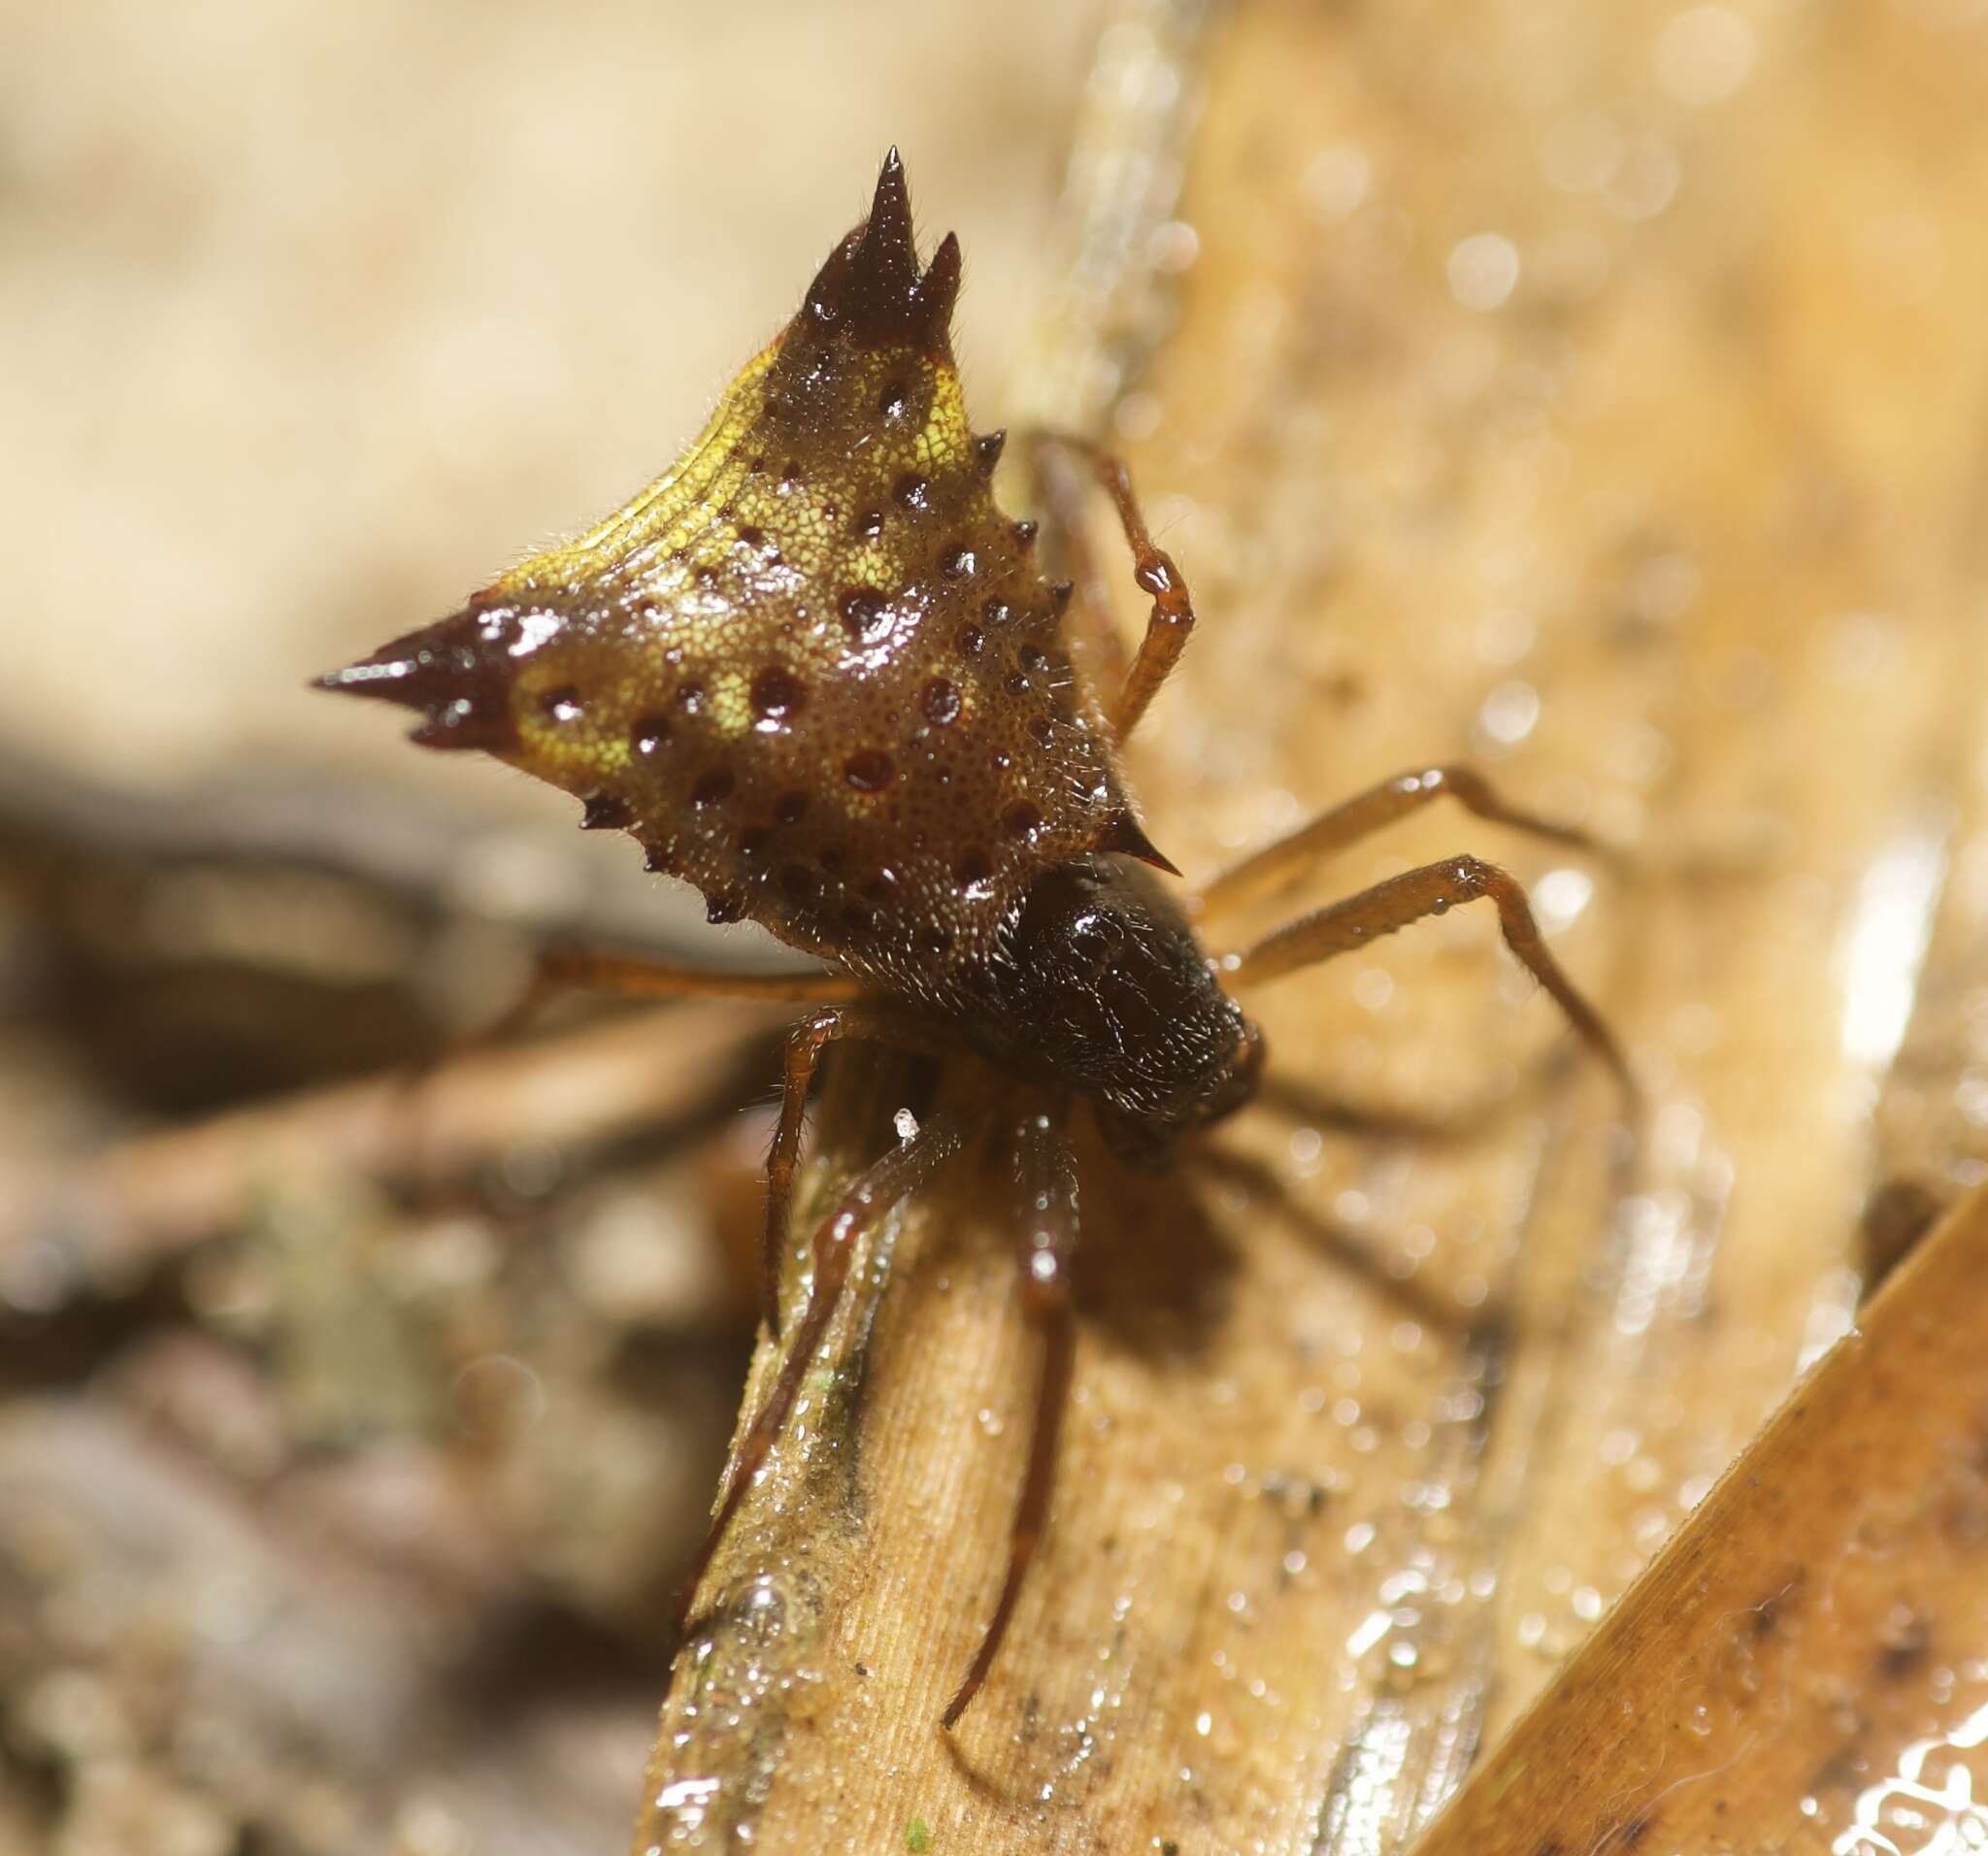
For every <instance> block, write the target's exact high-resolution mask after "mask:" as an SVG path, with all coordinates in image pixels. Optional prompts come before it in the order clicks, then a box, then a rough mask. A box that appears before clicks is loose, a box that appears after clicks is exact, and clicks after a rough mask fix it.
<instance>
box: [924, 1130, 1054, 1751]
mask: <svg viewBox="0 0 1988 1856" xmlns="http://www.w3.org/2000/svg"><path fill="white" fill-rule="evenodd" d="M1062 1122H1063V1117H1062V1112H1061V1110H1060V1108H1059V1110H1058V1112H1057V1113H1055V1114H1041V1113H1039V1114H1031V1115H1030V1116H1028V1117H1027V1118H1026V1119H1025V1120H1024V1121H1023V1123H1022V1125H1021V1129H1020V1132H1019V1135H1018V1138H1017V1140H1016V1143H1015V1183H1016V1185H1017V1187H1018V1188H1019V1195H1018V1196H1019V1199H1020V1205H1019V1208H1018V1210H1019V1214H1020V1219H1021V1222H1020V1226H1019V1229H1018V1236H1019V1240H1020V1245H1021V1298H1022V1308H1023V1310H1024V1311H1025V1312H1026V1314H1027V1315H1028V1318H1029V1321H1030V1323H1031V1324H1032V1325H1033V1326H1034V1327H1036V1328H1037V1329H1038V1330H1040V1332H1041V1334H1042V1337H1043V1371H1042V1376H1041V1378H1040V1379H1038V1381H1037V1383H1036V1417H1035V1424H1034V1427H1033V1429H1032V1430H1031V1431H1030V1433H1029V1457H1028V1468H1027V1469H1026V1471H1024V1473H1023V1475H1022V1485H1021V1496H1020V1499H1019V1500H1018V1501H1017V1502H1016V1503H1015V1508H1014V1524H1013V1526H1012V1528H1011V1530H1010V1533H1009V1538H1008V1574H1007V1576H1006V1577H1005V1578H1004V1579H1003V1580H1002V1582H1001V1596H1000V1598H999V1599H998V1600H997V1601H996V1602H995V1606H994V1616H993V1618H992V1620H991V1621H990V1622H989V1624H988V1626H987V1634H986V1635H985V1636H984V1637H983V1638H981V1639H980V1647H979V1649H978V1650H977V1652H976V1653H975V1656H974V1660H973V1665H972V1667H971V1668H969V1669H968V1671H967V1674H966V1679H965V1680H964V1681H963V1682H961V1683H960V1685H959V1691H958V1693H957V1694H955V1695H954V1696H953V1698H952V1700H951V1701H950V1702H948V1703H947V1704H946V1707H945V1712H944V1714H942V1715H941V1716H940V1723H939V1724H940V1725H941V1726H942V1727H950V1726H952V1725H953V1723H954V1722H956V1721H957V1720H958V1719H959V1717H960V1716H961V1715H962V1714H964V1713H965V1712H966V1711H967V1707H968V1705H969V1704H970V1703H971V1702H972V1701H973V1699H974V1697H975V1696H976V1695H977V1694H978V1693H979V1692H980V1684H981V1683H982V1682H984V1681H985V1680H986V1679H987V1672H988V1670H990V1669H991V1668H992V1667H993V1666H994V1658H995V1655H996V1654H997V1652H998V1651H999V1650H1000V1648H1001V1642H1002V1640H1003V1639H1004V1638H1005V1637H1006V1636H1007V1635H1008V1627H1009V1625H1010V1623H1011V1621H1012V1620H1013V1617H1014V1607H1015V1603H1016V1601H1017V1600H1018V1599H1019V1598H1020V1597H1021V1586H1022V1579H1023V1577H1024V1576H1025V1575H1026V1574H1027V1573H1028V1570H1029V1563H1030V1561H1032V1560H1033V1559H1034V1558H1035V1556H1036V1548H1037V1546H1038V1545H1039V1544H1040V1543H1041V1541H1042V1538H1043V1529H1044V1525H1045V1524H1046V1523H1047V1520H1048V1516H1049V1495H1050V1491H1051V1490H1052V1489H1053V1487H1054V1486H1055V1481H1056V1453H1057V1450H1058V1447H1059V1445H1060V1443H1061V1442H1062V1437H1063V1413H1064V1409H1065V1408H1066V1407H1067V1406H1068V1405H1069V1403H1070V1377H1071V1369H1072V1366H1073V1364H1074V1363H1075V1360H1076V1355H1077V1323H1076V1321H1075V1319H1074V1317H1073V1315H1072V1312H1071V1306H1070V1258H1071V1252H1072V1251H1073V1249H1074V1248H1075V1247H1076V1243H1077V1173H1076V1168H1075V1166H1074V1164H1073V1161H1072V1159H1071V1152H1070V1143H1068V1142H1067V1141H1066V1140H1065V1139H1064V1135H1063V1125H1062Z"/></svg>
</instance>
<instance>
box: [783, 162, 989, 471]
mask: <svg viewBox="0 0 1988 1856" xmlns="http://www.w3.org/2000/svg"><path fill="white" fill-rule="evenodd" d="M959 272H960V259H959V240H958V238H957V237H956V236H955V235H954V234H952V233H950V232H948V233H947V234H946V235H945V237H944V238H943V239H942V240H941V241H940V242H939V249H937V250H936V251H934V252H933V253H932V262H931V263H930V264H929V265H927V266H925V267H924V268H923V270H922V271H921V270H920V268H919V265H918V247H917V243H916V240H915V238H914V236H913V234H912V231H911V193H910V191H909V190H908V189H907V187H906V185H905V167H904V163H903V162H902V161H901V160H899V158H898V152H897V150H896V149H891V151H890V152H889V153H888V154H887V155H885V156H884V157H883V170H882V172H881V173H880V174H878V177H877V192H876V194H875V196H874V197H873V198H872V200H871V202H870V216H869V217H868V218H867V219H865V220H864V221H863V223H862V224H861V225H859V226H858V227H857V228H856V229H855V230H854V231H853V232H851V233H850V234H849V235H848V237H847V238H845V240H843V242H842V243H841V244H840V245H838V246H837V247H836V249H834V250H833V251H831V252H830V253H829V256H828V262H827V263H826V264H824V265H823V266H822V267H821V269H820V270H819V271H818V272H816V273H815V277H814V282H812V283H811V284H810V285H809V286H808V296H807V300H806V302H805V303H804V305H803V307H802V312H801V314H802V315H803V316H804V317H805V318H806V320H807V321H808V323H809V324H810V325H811V326H812V327H814V328H817V329H819V330H821V331H823V332H824V333H829V332H833V333H837V334H840V335H843V336H845V337H846V338H847V339H848V340H850V341H851V342H854V343H855V344H857V346H859V347H862V348H886V347H889V346H892V345H894V344H898V343H908V344H911V345H912V346H914V347H917V348H922V349H924V350H925V351H926V352H928V353H931V354H936V355H943V356H947V357H949V356H950V354H951V352H952V348H951V335H952V308H953V304H954V303H955V302H956V301H957V300H958V297H959ZM997 455H998V452H997ZM990 468H991V467H990Z"/></svg>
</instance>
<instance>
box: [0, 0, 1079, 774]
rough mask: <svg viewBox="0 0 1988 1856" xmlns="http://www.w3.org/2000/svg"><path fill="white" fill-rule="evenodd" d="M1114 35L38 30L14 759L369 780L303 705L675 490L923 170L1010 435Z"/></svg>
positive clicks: (31, 112) (1040, 24) (208, 20)
mask: <svg viewBox="0 0 1988 1856" xmlns="http://www.w3.org/2000/svg"><path fill="white" fill-rule="evenodd" d="M1094 15H1095V9H1092V8H1087V7H1085V6H1081V5H1079V6H1074V7H1064V6H1051V5H1047V4H1044V3H1043V0H1023V3H1022V4H1016V5H1008V6H1003V7H1001V8H999V9H992V8H979V7H973V6H969V5H964V4H960V5H939V6H912V5H897V4H887V3H886V4H876V3H866V4H854V5H843V6H836V7H832V8H824V7H815V6H800V5H790V4H772V5H761V6H752V7H743V8H712V7H701V6H699V7H693V6H684V5H662V6H650V5H633V4H625V3H624V4H617V3H616V0H604V3H603V4H594V5H586V6H580V7H573V8H563V7H562V8H552V7H533V6H526V5H499V6H494V7H491V6H470V5H459V6H450V5H444V6H439V7H421V8H406V7H395V6H388V5H379V4H361V5H358V6H353V7H340V8H336V9H325V8H321V7H311V6H303V5H287V4H282V3H281V0H280V3H279V4H276V5H253V6H251V5H245V4H235V3H233V0H196V4H193V5H190V6H185V7H173V8H146V7H138V6H131V5H118V4H88V3H85V4H83V5H80V6H73V7H72V6H63V7H52V8H51V7H29V6H23V5H17V6H13V7H10V8H9V9H7V17H6V18H5V23H4V28H0V29H4V32H5V37H6V41H7V47H8V50H7V56H6V58H5V60H4V68H0V125H4V126H0V135H4V141H0V163H4V165H0V215H4V216H0V237H4V240H5V246H4V263H0V328H4V330H5V339H6V353H7V366H6V368H5V369H4V371H0V429H4V430H5V431H6V432H7V434H8V442H7V445H6V447H5V458H4V462H0V470H4V472H5V476H4V479H0V507H4V508H5V510H6V512H7V518H6V519H7V528H8V532H9V535H10V537H11V546H10V547H9V549H8V552H9V555H10V558H11V560H12V563H13V571H12V573H11V574H10V577H9V578H10V580H11V582H12V584H11V587H10V590H9V593H8V598H7V613H8V626H7V636H8V675H7V677H6V679H5V688H4V691H0V729H4V731H5V734H6V737H7V739H8V740H9V741H10V742H13V743H17V744H18V745H20V746H27V747H31V748H33V749H34V750H35V751H37V752H41V753H46V754H49V755H50V756H53V757H56V758H58V759H59V760H61V761H62V762H63V763H64V764H66V765H69V766H73V767H75V768H77V769H79V770H82V771H86V772H91V773H101V774H104V775H106V776H107V777H112V778H116V779H131V780H132V781H134V782H137V783H149V782H156V781H158V780H160V779H166V778H169V777H172V776H175V775H180V774H190V773H196V772H203V771H213V770H215V769H218V768H224V767H226V766H228V765H229V764H230V763H231V761H232V760H233V759H234V757H236V756H237V755H239V754H241V753H243V752H246V751H256V752H266V753H270V754H273V755H282V756H294V755H299V754H304V753H310V754H312V755H314V756H317V757H320V758H321V759H322V760H324V761H326V762H331V763H341V764H346V765H365V764H369V763H371V762H372V761H373V760H374V759H375V757H376V755H377V753H379V752H383V751H384V750H383V748H382V747H381V730H379V729H371V730H368V729H365V728H362V727H360V728H355V727H354V725H353V718H352V717H351V716H350V715H349V714H348V713H342V712H340V711H339V710H338V709H337V707H336V706H334V705H332V704H329V703H325V702H323V701H321V700H314V699H312V698H310V697H307V696H306V695H304V694H303V692H302V690H301V688H300V687H299V686H300V684H301V681H302V679H303V678H304V677H305V675H306V674H307V673H309V672H312V671H315V670H317V669H321V668H323V667H325V665H326V664H327V662H328V661H329V660H330V659H332V658H335V657H336V656H337V655H338V654H339V653H340V652H349V651H351V650H353V649H355V648H357V647H359V646H367V645H370V644H371V643H374V642H377V641H376V639H375V634H376V633H382V634H383V633H384V632H385V631H387V630H390V629H392V628H394V627H398V626H402V625H405V624H406V623H408V622H409V620H410V619H413V618H418V617H419V616H421V615H422V614H425V613H435V612H439V611H441V610H443V609H445V608H446V607H447V606H449V605H450V604H452V603H453V602H454V601H455V600H456V599H457V598H459V597H460V595H461V593H462V591H463V589H464V588H465V587H467V586H469V585H471V584H473V583H477V582H480V580H481V579H482V578H484V577H486V576H487V574H488V573H489V572H490V571H491V570H492V569H493V568H494V567H496V566H498V565H501V564H502V563H503V562H505V561H506V560H508V559H510V558H512V557H514V556H515V555H517V554H519V553H521V552H523V551H525V550H526V549H527V548H529V547H532V546H533V545H535V544H536V543H538V542H540V541H542V540H543V539H545V538H547V537H549V536H552V535H556V534H559V533H562V532H565V531H568V530H571V529H573V528H575V527H578V526H580V524H582V523H584V522H586V521H588V520H590V519H591V518H592V517H594V516H595V515H597V514H600V513H601V512H602V510H604V509H605V508H607V507H609V506H610V505H611V504H612V503H613V502H614V501H617V500H619V499H621V498H622V497H624V496H626V495H627V494H628V493H629V492H630V491H631V490H632V489H633V488H635V487H636V486H637V485H638V484H640V483H641V482H643V481H646V479H647V478H648V477H649V476H652V475H653V474H654V473H655V472H656V471H658V470H660V469H661V468H662V467H663V466H664V465H665V464H666V463H667V462H668V461H669V460H670V458H671V457H672V456H674V454H675V451H676V448H677V447H679V445H680V444H681V443H682V442H683V440H684V439H685V438H686V437H687V435H689V434H690V433H691V432H693V431H694V430H695V429H696V427H697V426H698V424H699V423H700V422H701V420H702V418H703V416H704V414H705V413H706V411H707V410H708V408H709V406H710V404H711V402H712V399H713V398H714V397H715V395H716V393H717V391H718V389H719V388H720V387H721V386H722V385H723V383H724V382H725V381H726V380H727V379H728V378H729V377H730V374H731V373H732V371H733V370H734V369H735V368H736V367H737V366H738V365H739V364H740V362H741V361H742V359H743V358H744V357H745V356H746V354H748V353H749V352H751V351H752V350H753V349H754V348H756V347H757V346H758V345H759V344H760V343H761V342H762V341H763V340H764V339H765V338H766V337H767V336H768V335H769V334H770V333H771V332H772V331H773V329H775V328H776V327H777V326H778V325H779V322H780V321H782V320H783V319H784V318H785V317H786V316H787V315H789V314H791V312H792V310H793V308H794V306H795V304H796V303H797V302H798V300H799V293H800V291H801V289H802V287H803V286H804V285H805V284H806V282H807V280H808V278H809V277H810V276H811V275H812V270H813V267H814V266H815V265H816V264H817V263H818V262H819V260H820V258H821V256H822V255H823V254H824V253H825V252H826V250H827V249H828V246H829V244H830V243H831V242H832V241H833V240H834V238H835V237H836V236H837V235H838V233H839V231H840V230H845V229H846V228H847V226H848V225H849V224H850V223H853V222H854V221H855V220H856V219H858V218H860V217H861V215H862V213H863V211H864V209H865V208H866V206H867V203H868V199H869V188H870V184H871V182H873V180H874V178H875V173H876V168H877V164H878V160H879V158H880V157H881V155H882V153H883V151H884V149H886V148H888V147H889V146H890V145H891V144H892V143H893V142H894V143H896V144H897V145H899V146H900V147H901V148H902V149H903V152H904V155H905V158H906V161H907V162H908V164H909V167H910V172H911V180H912V184H913V188H914V195H915V199H916V201H917V202H918V204H919V206H920V209H921V211H920V218H921V224H922V226H923V229H924V231H925V234H926V236H927V237H928V238H936V237H937V236H938V235H939V234H940V233H942V232H944V230H945V229H946V227H947V226H949V225H953V224H955V223H956V224H958V225H959V226H960V228H961V229H962V231H963V234H964V236H965V237H966V240H967V249H968V279H967V287H966V291H965V295H964V300H963V304H962V308H961V312H960V331H961V332H960V338H959V348H960V351H961V354H962V357H963V360H964V364H965V366H966V368H967V370H968V373H969V376H970V379H971V380H973V381H977V382H978V383H980V385H981V387H982V390H983V391H992V389H993V387H994V383H995V382H997V381H999V380H1000V379H1001V378H1002V374H1003V370H1004V368H1005V367H1006V366H1007V365H1008V363H1009V362H1010V360H1011V357H1012V355H1013V353H1014V348H1015V342H1016V337H1017V334H1018V330H1017V327H1016V319H1017V315H1018V314H1019V311H1018V305H1020V304H1022V303H1024V302H1026V301H1027V300H1028V299H1029V298H1030V295H1031V293H1032V291H1033V290H1034V289H1035V287H1036V286H1037V284H1038V283H1039V282H1040V281H1041V272H1040V267H1041V263H1042V260H1043V255H1044V252H1043V248H1042V245H1041V242H1040V239H1039V237H1037V236H1036V235H1037V234H1038V233H1039V232H1040V228H1041V225H1042V221H1043V215H1044V200H1045V198H1046V197H1047V196H1048V195H1049V193H1050V190H1051V188H1052V185H1053V182H1054V181H1055V179H1056V177H1057V174H1058V169H1059V162H1060V157H1061V154H1062V151H1063V143H1064V139H1065V138H1066V137H1067V134H1068V131H1069V125H1070V121H1071V116H1072V113H1073V109H1074V105H1075V102H1076V98H1077V91H1078V89H1079V87H1080V85H1081V83H1082V79H1083V74H1084V70H1085V63H1086V53H1087V48H1088V40H1089V36H1090V34H1091V32H1092V31H1093V30H1094V27H1095V17H1094ZM940 203H943V205H942V204H940ZM942 214H943V218H942V217H939V216H935V215H942ZM445 778H447V779H451V780H453V779H460V778H461V776H460V774H459V773H458V774H455V775H452V776H446V777H445ZM489 784H490V782H489V781H487V780H483V779H470V780H467V781H465V782H464V788H465V790H469V791H474V790H476V789H478V788H482V789H484V790H487V788H488V786H489Z"/></svg>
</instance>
